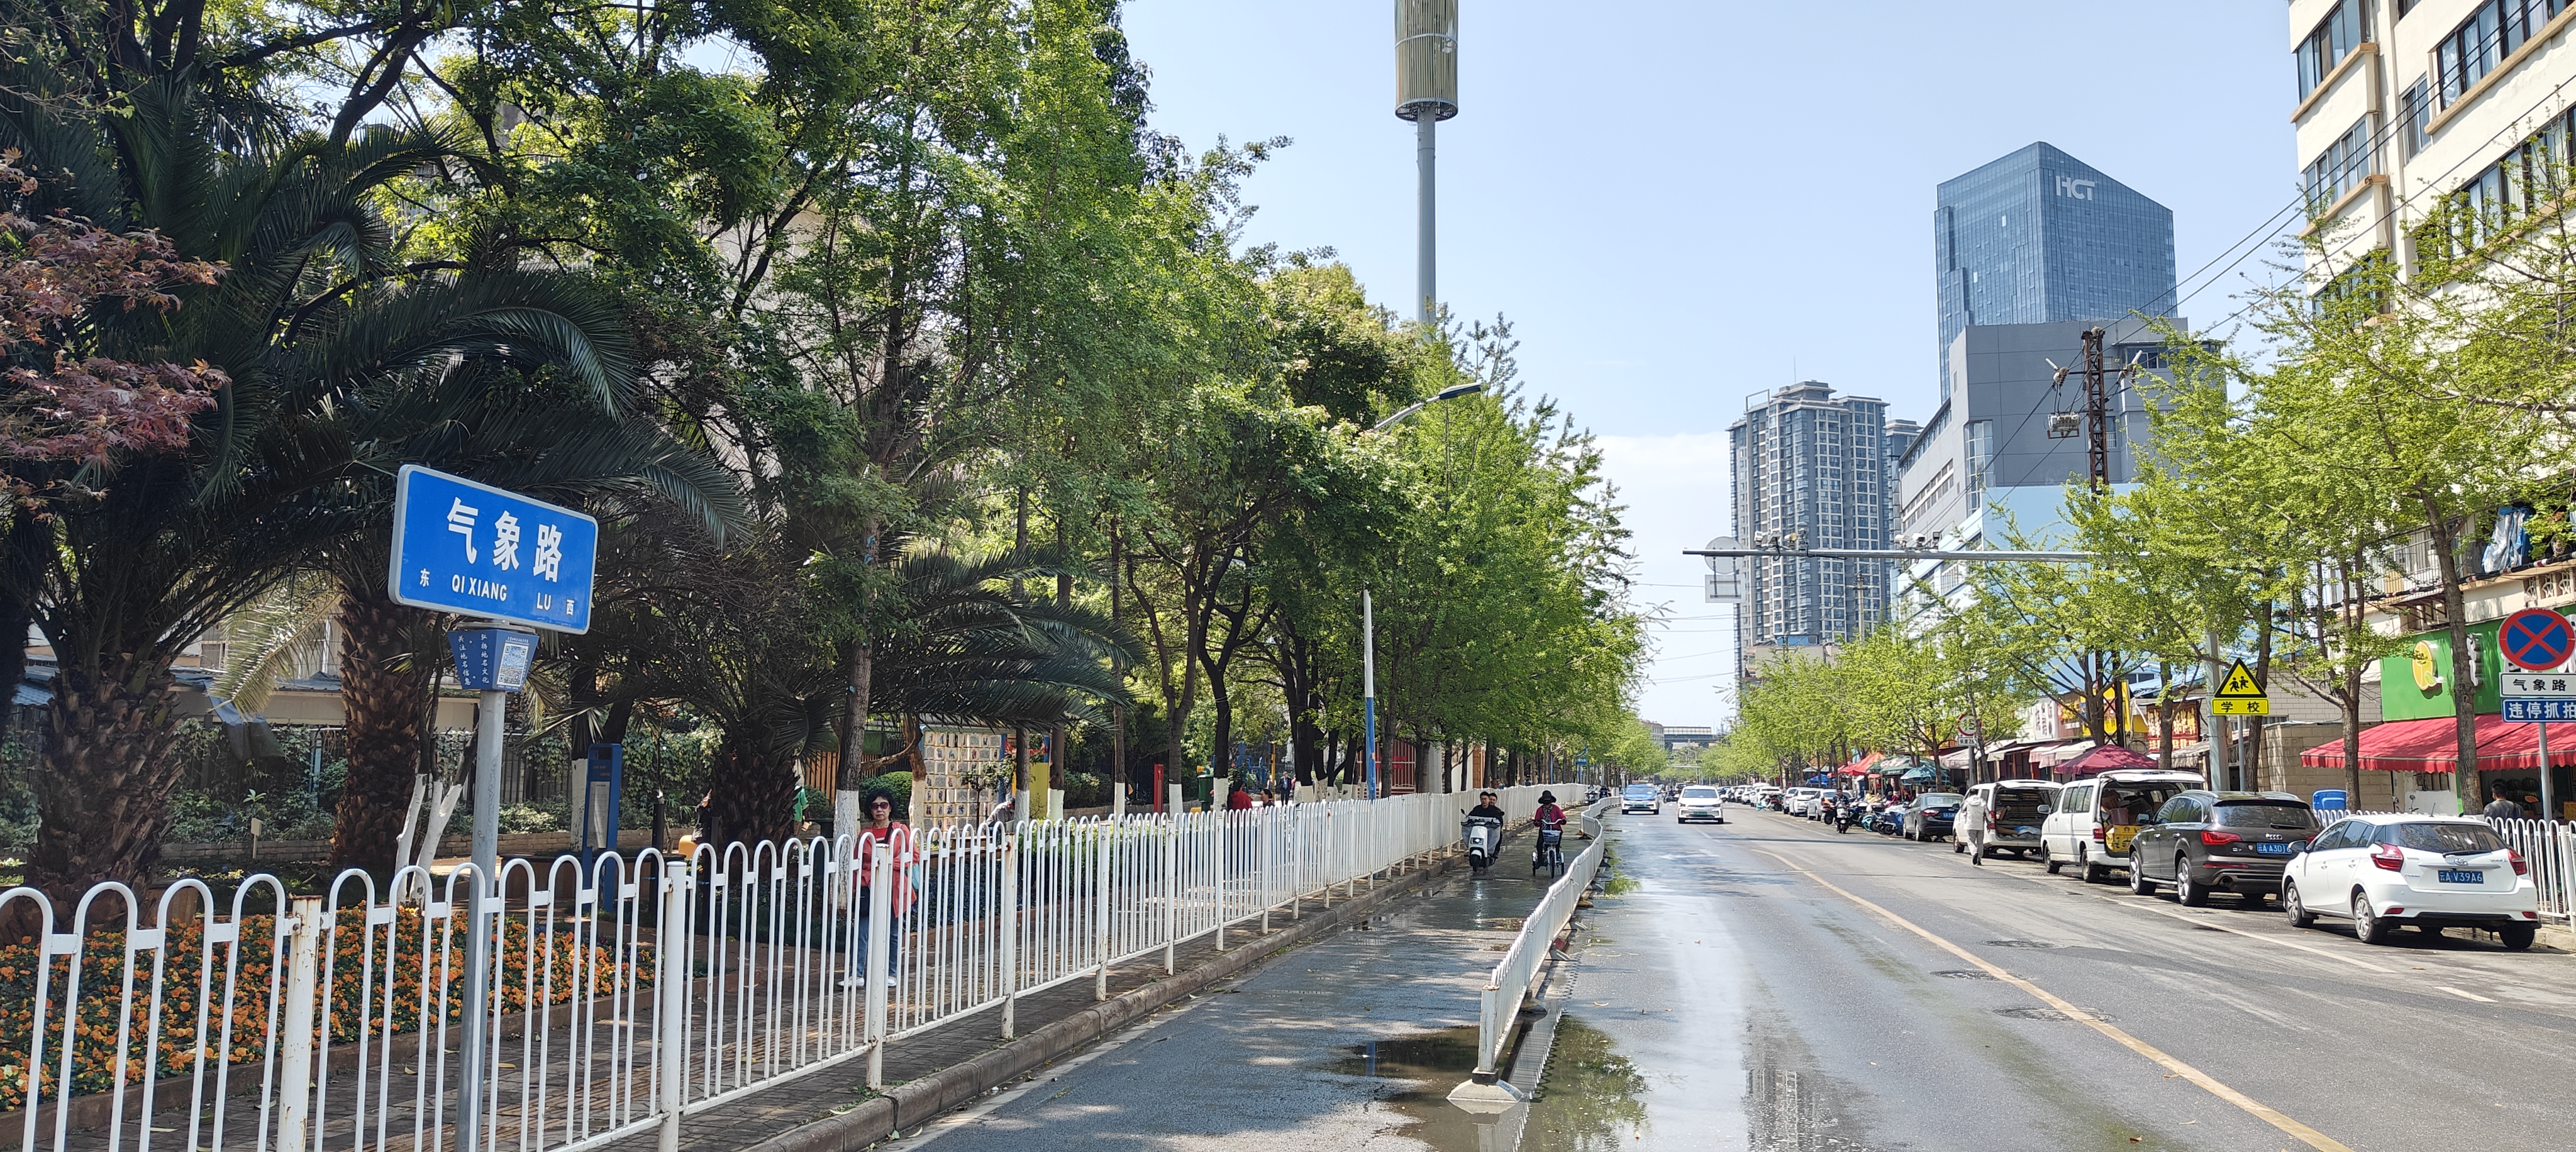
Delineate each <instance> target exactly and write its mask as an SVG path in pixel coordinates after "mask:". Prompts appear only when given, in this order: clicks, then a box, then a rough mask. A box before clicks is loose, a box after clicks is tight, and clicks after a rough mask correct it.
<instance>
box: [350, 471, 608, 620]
mask: <svg viewBox="0 0 2576 1152" xmlns="http://www.w3.org/2000/svg"><path fill="white" fill-rule="evenodd" d="M598 552H599V521H597V520H593V519H591V518H590V517H588V516H584V515H582V514H581V513H579V512H575V511H573V510H571V509H569V508H558V507H555V506H554V505H552V504H547V503H544V502H542V501H537V500H530V499H528V498H527V497H525V496H520V495H517V494H515V493H511V492H505V491H502V490H501V489H498V488H494V487H492V486H491V485H488V484H477V483H475V482H473V481H471V480H466V479H463V478H461V477H456V476H450V475H448V474H446V473H444V472H439V471H435V470H432V469H428V468H423V467H421V466H420V465H418V464H405V465H403V467H402V471H401V472H400V473H398V474H397V476H396V479H395V481H394V559H393V569H392V571H391V572H390V573H388V575H387V590H388V591H389V592H391V594H392V595H393V598H394V602H395V603H398V604H409V605H411V606H412V607H414V608H428V609H432V610H434V611H439V612H454V613H458V614H460V615H465V616H476V617H482V618H485V619H491V620H510V621H515V622H517V623H521V624H533V625H536V626H537V627H540V628H551V629H554V630H556V631H558V632H588V631H590V583H591V571H592V568H593V567H594V565H595V564H596V562H597V558H598Z"/></svg>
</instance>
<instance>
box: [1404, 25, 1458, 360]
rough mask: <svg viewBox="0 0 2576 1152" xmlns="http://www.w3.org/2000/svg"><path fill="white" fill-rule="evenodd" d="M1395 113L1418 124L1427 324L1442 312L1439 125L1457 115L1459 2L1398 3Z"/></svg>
mask: <svg viewBox="0 0 2576 1152" xmlns="http://www.w3.org/2000/svg"><path fill="white" fill-rule="evenodd" d="M1395 114H1396V116H1397V117H1398V118H1400V119H1405V120H1411V121H1413V139H1414V144H1413V155H1414V163H1415V165H1416V168H1417V174H1418V180H1419V187H1418V188H1417V190H1416V200H1417V203H1416V205H1415V212H1416V213H1417V215H1416V229H1417V236H1416V241H1415V242H1416V246H1417V247H1416V252H1415V257H1414V258H1415V280H1416V286H1417V290H1418V291H1419V294H1420V299H1419V301H1418V302H1417V303H1418V304H1419V307H1420V312H1421V317H1422V322H1423V323H1424V324H1430V323H1432V322H1433V321H1434V320H1435V319H1436V318H1437V317H1438V316H1439V313H1440V286H1439V258H1438V255H1439V196H1438V188H1439V181H1438V179H1437V175H1438V173H1437V162H1438V159H1439V156H1438V149H1437V148H1436V146H1435V145H1436V142H1437V139H1438V135H1439V128H1438V125H1439V123H1440V122H1441V121H1443V120H1446V119H1448V118H1450V117H1452V116H1455V115H1457V114H1458V0H1395Z"/></svg>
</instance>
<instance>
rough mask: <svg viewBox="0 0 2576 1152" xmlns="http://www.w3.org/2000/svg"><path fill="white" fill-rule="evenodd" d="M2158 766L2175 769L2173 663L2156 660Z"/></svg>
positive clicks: (2168, 770) (2168, 769)
mask: <svg viewBox="0 0 2576 1152" xmlns="http://www.w3.org/2000/svg"><path fill="white" fill-rule="evenodd" d="M2156 684H2157V688H2156V767H2158V768H2162V769H2164V770H2165V771H2167V772H2171V771H2173V665H2171V664H2168V663H2165V662H2164V661H2161V660H2159V661H2157V662H2156Z"/></svg>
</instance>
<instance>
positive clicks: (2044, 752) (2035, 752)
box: [2030, 740, 2094, 768]
mask: <svg viewBox="0 0 2576 1152" xmlns="http://www.w3.org/2000/svg"><path fill="white" fill-rule="evenodd" d="M2093 747H2094V746H2093V743H2092V741H2089V740H2066V741H2061V742H2059V743H2057V744H2054V745H2051V746H2049V747H2046V748H2033V749H2031V751H2030V766H2031V767H2033V768H2055V767H2057V766H2058V765H2060V764H2063V763H2066V762H2067V761H2069V760H2073V759H2075V758H2076V757H2078V756H2082V755H2083V754H2085V753H2087V752H2090V751H2092V750H2093Z"/></svg>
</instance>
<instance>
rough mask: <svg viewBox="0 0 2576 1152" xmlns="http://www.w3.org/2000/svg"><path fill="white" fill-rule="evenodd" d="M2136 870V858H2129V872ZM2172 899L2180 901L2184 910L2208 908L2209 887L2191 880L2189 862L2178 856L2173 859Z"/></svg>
mask: <svg viewBox="0 0 2576 1152" xmlns="http://www.w3.org/2000/svg"><path fill="white" fill-rule="evenodd" d="M2137 870H2138V858H2137V857H2135V856H2131V857H2129V871H2131V872H2135V871H2137ZM2174 898H2175V899H2177V900H2180V901H2182V903H2183V907H2186V908H2206V907H2208V906H2209V885H2207V884H2203V883H2201V882H2200V881H2198V880H2194V879H2192V876H2191V861H2189V860H2186V859H2183V858H2182V857H2180V856H2176V857H2174Z"/></svg>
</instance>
